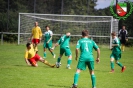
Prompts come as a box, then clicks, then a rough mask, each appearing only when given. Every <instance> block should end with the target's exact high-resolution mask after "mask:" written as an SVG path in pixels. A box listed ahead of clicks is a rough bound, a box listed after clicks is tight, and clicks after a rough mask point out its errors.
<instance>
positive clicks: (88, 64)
mask: <svg viewBox="0 0 133 88" xmlns="http://www.w3.org/2000/svg"><path fill="white" fill-rule="evenodd" d="M86 64H87V66H88V68H89V72H90V75H91V81H92V88H96V76H95V74H94V61H89V62H86Z"/></svg>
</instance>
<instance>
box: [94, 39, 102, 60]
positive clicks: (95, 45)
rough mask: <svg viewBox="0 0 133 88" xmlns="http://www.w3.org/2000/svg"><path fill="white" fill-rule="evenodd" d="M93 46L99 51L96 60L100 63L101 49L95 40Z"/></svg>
mask: <svg viewBox="0 0 133 88" xmlns="http://www.w3.org/2000/svg"><path fill="white" fill-rule="evenodd" d="M93 48H94V49H95V50H96V51H97V58H96V62H97V63H99V62H100V49H99V47H98V46H97V44H96V43H95V42H94V41H93Z"/></svg>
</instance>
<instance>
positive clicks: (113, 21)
mask: <svg viewBox="0 0 133 88" xmlns="http://www.w3.org/2000/svg"><path fill="white" fill-rule="evenodd" d="M21 15H27V16H32V17H34V18H39V19H41V20H56V21H60V22H63V21H67V20H63V19H47V18H40V17H37V16H43V15H46V16H60V17H64V16H68V17H69V16H70V17H71V16H74V17H76V16H77V17H95V18H98V17H104V18H106V17H110V20H108V21H109V22H110V23H111V24H110V33H111V32H112V31H115V32H117V33H118V27H117V26H118V20H116V19H114V18H113V16H88V15H60V14H36V13H19V17H18V18H19V19H18V44H20V35H21V34H25V35H26V34H31V33H22V32H20V30H21V28H20V24H21V19H20V18H21ZM69 22H77V21H70V20H69ZM78 22H83V23H86V22H87V23H89V22H100V21H88V20H87V21H78ZM102 22H104V21H102ZM105 22H106V21H105ZM115 22H117V23H115ZM114 24H116V25H117V26H116V28H115V27H114V26H113V25H114ZM54 35H61V34H60V33H59V34H54ZM72 36H81V35H79V34H78V35H72ZM93 37H101V38H102V37H108V38H110V45H109V46H110V48H111V44H112V43H111V42H112V37H111V36H110V34H109V35H108V36H97V35H91V38H93Z"/></svg>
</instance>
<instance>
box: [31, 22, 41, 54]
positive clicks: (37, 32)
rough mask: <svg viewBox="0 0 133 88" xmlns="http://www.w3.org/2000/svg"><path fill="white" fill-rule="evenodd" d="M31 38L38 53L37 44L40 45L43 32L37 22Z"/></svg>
mask: <svg viewBox="0 0 133 88" xmlns="http://www.w3.org/2000/svg"><path fill="white" fill-rule="evenodd" d="M31 37H32V43H33V46H34V49H35V50H36V51H37V52H38V48H37V44H38V43H40V40H41V38H42V31H41V28H40V27H39V26H38V22H35V27H33V28H32V34H31Z"/></svg>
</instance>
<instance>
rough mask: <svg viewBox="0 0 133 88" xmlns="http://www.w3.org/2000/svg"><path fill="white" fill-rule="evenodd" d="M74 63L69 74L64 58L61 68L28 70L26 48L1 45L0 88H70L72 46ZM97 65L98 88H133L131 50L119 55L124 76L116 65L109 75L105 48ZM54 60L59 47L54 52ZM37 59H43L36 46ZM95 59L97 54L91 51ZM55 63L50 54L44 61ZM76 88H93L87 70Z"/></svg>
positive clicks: (73, 46) (42, 66) (43, 66)
mask: <svg viewBox="0 0 133 88" xmlns="http://www.w3.org/2000/svg"><path fill="white" fill-rule="evenodd" d="M71 50H72V55H73V61H72V65H71V68H72V69H71V70H68V69H66V64H67V57H65V56H63V58H62V60H61V63H62V65H61V67H60V68H50V67H48V66H46V65H44V64H42V63H40V62H38V65H39V66H38V67H30V66H27V65H26V63H25V61H24V53H25V45H15V44H6V45H0V88H70V86H71V85H72V83H73V76H74V74H75V70H76V65H77V61H75V60H74V58H75V45H71ZM100 50H101V56H100V60H101V61H100V63H99V64H96V63H95V75H96V84H97V88H133V47H130V48H126V49H125V51H124V52H122V58H121V60H120V62H121V63H122V64H123V65H125V66H126V70H125V72H124V73H121V68H120V67H119V66H117V65H116V64H115V72H114V73H112V74H111V73H109V71H110V58H109V57H110V54H111V51H110V50H109V49H108V48H105V47H103V46H100ZM54 52H55V54H56V59H57V57H58V55H59V47H57V48H56V49H55V50H54ZM39 55H41V56H43V47H42V45H39ZM94 56H95V57H96V52H95V51H94ZM46 59H47V60H48V61H49V62H50V63H55V62H56V59H53V57H52V55H51V54H50V52H49V51H47V58H46ZM78 88H92V87H91V78H90V74H89V72H88V69H86V70H85V71H82V72H81V74H80V77H79V81H78Z"/></svg>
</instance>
